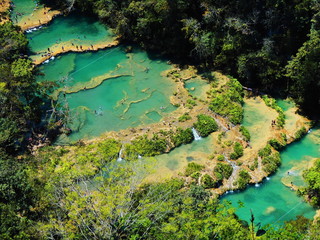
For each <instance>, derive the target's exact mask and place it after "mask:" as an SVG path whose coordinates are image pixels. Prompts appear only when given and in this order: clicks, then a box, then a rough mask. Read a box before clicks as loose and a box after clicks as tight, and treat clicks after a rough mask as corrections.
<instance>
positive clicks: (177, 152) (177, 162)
mask: <svg viewBox="0 0 320 240" xmlns="http://www.w3.org/2000/svg"><path fill="white" fill-rule="evenodd" d="M211 142H212V137H211V136H209V137H206V138H203V139H201V140H199V141H193V142H192V143H191V144H186V145H182V146H180V147H178V148H176V149H174V150H173V151H171V152H170V153H168V154H162V155H160V156H157V157H155V158H156V159H157V161H158V162H159V163H160V165H162V166H164V169H166V170H167V171H175V170H180V169H181V170H182V169H184V167H186V166H187V164H188V163H189V162H193V161H194V162H198V163H203V162H204V161H205V159H206V157H208V156H209V155H210V154H211V153H213V152H214V148H213V147H212V144H211Z"/></svg>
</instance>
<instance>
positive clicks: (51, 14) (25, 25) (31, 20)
mask: <svg viewBox="0 0 320 240" xmlns="http://www.w3.org/2000/svg"><path fill="white" fill-rule="evenodd" d="M59 15H62V12H60V11H58V10H52V9H51V8H49V7H44V6H42V7H40V8H38V9H36V10H35V11H34V12H33V13H32V14H31V15H30V14H28V15H24V16H23V17H22V18H21V19H20V20H19V21H18V20H14V19H12V20H11V21H12V22H13V23H14V24H16V25H18V26H19V27H21V29H22V31H24V32H25V31H27V30H29V29H31V28H37V27H40V26H43V25H46V24H48V23H49V22H51V21H52V19H53V18H55V17H56V16H59Z"/></svg>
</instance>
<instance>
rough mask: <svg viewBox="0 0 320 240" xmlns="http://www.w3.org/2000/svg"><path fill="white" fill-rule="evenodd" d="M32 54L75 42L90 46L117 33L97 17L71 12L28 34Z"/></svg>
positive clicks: (111, 38)
mask: <svg viewBox="0 0 320 240" xmlns="http://www.w3.org/2000/svg"><path fill="white" fill-rule="evenodd" d="M27 37H28V40H29V46H30V48H31V50H32V53H31V54H36V53H40V54H41V53H44V52H47V51H48V48H50V50H51V51H54V50H55V49H56V48H57V47H58V46H59V47H60V48H62V47H66V45H71V43H73V44H74V45H76V46H80V45H84V46H90V45H91V44H92V45H95V44H97V43H100V42H111V41H113V39H114V38H115V35H114V34H113V32H112V31H111V30H110V29H107V28H106V27H105V26H104V25H102V24H101V23H99V22H98V21H97V19H95V18H89V17H84V16H81V15H80V14H79V13H71V14H69V15H68V16H58V17H56V18H55V19H54V20H53V21H52V22H51V23H49V24H48V25H47V26H43V27H42V28H41V29H39V30H37V31H33V32H31V33H29V34H27Z"/></svg>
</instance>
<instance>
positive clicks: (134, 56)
mask: <svg viewBox="0 0 320 240" xmlns="http://www.w3.org/2000/svg"><path fill="white" fill-rule="evenodd" d="M169 68H170V66H169V65H168V64H166V62H165V61H163V60H161V59H156V58H152V57H150V56H149V55H147V53H146V52H144V51H141V50H139V49H135V50H134V52H133V53H130V54H126V53H125V52H124V51H123V49H122V48H121V47H117V48H113V49H108V50H101V51H99V52H91V53H70V54H66V55H63V56H60V57H58V58H56V59H55V60H53V61H51V62H49V63H48V64H45V65H42V66H41V67H40V70H41V71H42V72H43V73H44V75H42V76H39V77H38V81H55V82H57V83H58V84H59V85H60V86H65V87H64V89H68V87H72V86H74V85H76V84H82V85H83V86H85V85H86V83H87V82H89V81H90V79H92V78H95V77H99V76H101V75H104V74H106V73H111V74H112V75H118V74H120V75H124V76H121V77H118V78H113V79H108V80H106V81H104V82H103V83H102V84H101V85H100V86H98V87H96V88H94V89H86V90H85V89H84V90H82V91H80V92H77V93H72V94H66V95H65V96H64V94H60V100H64V101H66V103H67V104H68V106H69V108H70V116H71V118H72V123H71V124H70V127H71V129H72V130H73V131H74V132H73V134H71V135H70V137H69V138H67V139H65V138H61V139H60V141H70V140H72V141H74V140H78V139H82V138H91V137H95V136H99V135H100V134H101V133H103V132H106V131H111V130H120V129H125V128H128V127H134V126H139V125H143V124H146V123H153V122H157V121H159V120H160V119H161V118H162V117H163V116H164V115H165V114H167V113H169V112H171V111H173V110H174V109H175V107H173V105H171V104H170V101H169V97H170V96H171V95H172V94H173V92H174V86H175V85H174V82H173V81H171V80H170V79H167V78H166V77H162V76H161V73H162V72H163V71H165V70H168V69H169Z"/></svg>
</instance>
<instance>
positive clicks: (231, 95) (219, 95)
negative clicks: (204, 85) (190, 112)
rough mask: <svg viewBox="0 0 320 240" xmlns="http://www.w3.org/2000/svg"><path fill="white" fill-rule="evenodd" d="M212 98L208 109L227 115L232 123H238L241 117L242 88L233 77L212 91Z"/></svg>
mask: <svg viewBox="0 0 320 240" xmlns="http://www.w3.org/2000/svg"><path fill="white" fill-rule="evenodd" d="M212 96H214V98H213V99H212V101H211V104H210V109H211V110H212V111H214V112H216V113H218V114H220V115H222V116H224V117H228V118H229V120H230V122H232V123H233V124H239V123H241V122H242V119H243V109H242V106H241V104H242V103H243V90H242V86H241V84H240V83H239V82H238V81H237V80H236V79H234V78H230V80H229V81H228V82H227V84H226V85H224V86H222V87H221V88H220V89H219V91H217V90H214V91H212Z"/></svg>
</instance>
